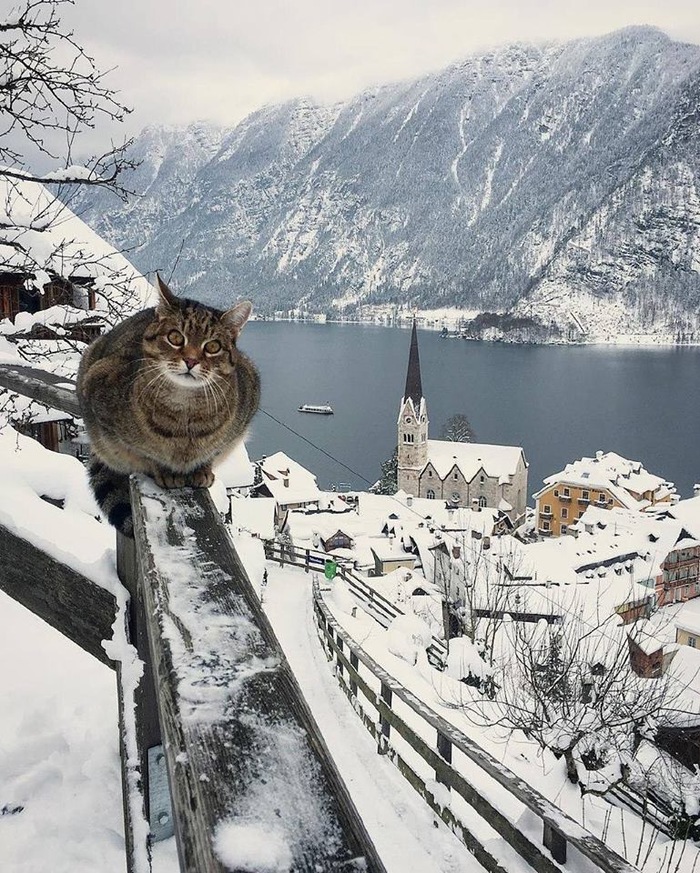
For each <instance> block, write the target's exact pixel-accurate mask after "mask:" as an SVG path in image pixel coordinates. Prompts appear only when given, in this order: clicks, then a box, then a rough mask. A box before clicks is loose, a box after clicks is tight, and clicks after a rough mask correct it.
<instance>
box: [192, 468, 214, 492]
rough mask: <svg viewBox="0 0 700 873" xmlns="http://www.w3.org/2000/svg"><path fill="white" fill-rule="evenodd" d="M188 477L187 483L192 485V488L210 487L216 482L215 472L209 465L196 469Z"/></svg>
mask: <svg viewBox="0 0 700 873" xmlns="http://www.w3.org/2000/svg"><path fill="white" fill-rule="evenodd" d="M188 479H189V481H188V482H187V484H188V485H191V486H192V488H209V487H210V486H211V485H213V484H214V474H213V473H212V471H211V467H209V466H206V467H200V468H199V469H198V470H194V471H193V472H192V473H190V474H189V477H188Z"/></svg>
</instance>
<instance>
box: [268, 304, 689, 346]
mask: <svg viewBox="0 0 700 873" xmlns="http://www.w3.org/2000/svg"><path fill="white" fill-rule="evenodd" d="M253 321H260V322H286V323H289V324H336V325H344V324H348V325H356V326H360V327H386V328H399V329H401V330H408V329H410V328H411V326H412V324H413V315H412V314H411V315H401V316H397V317H396V318H393V319H389V318H385V319H382V318H381V317H365V318H362V317H360V318H350V317H348V318H338V317H335V318H328V317H327V316H326V315H325V314H323V313H307V314H304V315H263V316H260V315H254V316H253ZM437 322H438V319H437V318H435V317H431V318H428V317H426V315H424V314H422V313H421V312H420V311H419V312H417V313H416V324H417V327H418V329H419V330H429V331H431V332H433V333H435V332H440V331H442V330H443V329H444V327H445V325H443V324H441V323H437ZM445 339H450V340H463V341H466V342H483V343H501V344H503V345H533V346H605V347H611V346H624V347H632V348H655V347H659V348H669V347H671V346H675V347H678V348H686V347H696V346H700V340H692V341H686V342H678V341H677V340H675V339H673V338H672V337H670V336H669V335H664V334H660V335H659V336H654V335H653V334H621V335H619V336H617V337H615V338H610V339H605V338H602V337H596V338H592V339H566V338H564V337H559V338H556V339H555V338H552V339H549V340H534V339H520V338H509V337H508V336H501V337H497V336H493V337H474V336H466V335H464V334H458V333H457V332H456V329H454V328H453V329H452V330H450V329H449V328H448V332H447V334H446V335H445Z"/></svg>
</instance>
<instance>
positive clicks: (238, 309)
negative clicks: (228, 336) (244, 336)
mask: <svg viewBox="0 0 700 873" xmlns="http://www.w3.org/2000/svg"><path fill="white" fill-rule="evenodd" d="M252 311H253V304H252V303H251V302H250V300H243V301H242V302H241V303H236V305H235V306H232V307H231V309H229V310H227V311H226V312H224V314H223V316H222V318H221V320H222V321H223V323H224V324H225V325H227V326H228V327H230V328H232V329H233V331H234V333H235V335H236V336H238V334H239V333H240V332H241V331H242V330H243V328H244V326H245V323H246V322H247V321H248V319H249V318H250V313H251V312H252Z"/></svg>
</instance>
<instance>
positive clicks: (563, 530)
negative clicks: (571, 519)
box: [561, 524, 569, 534]
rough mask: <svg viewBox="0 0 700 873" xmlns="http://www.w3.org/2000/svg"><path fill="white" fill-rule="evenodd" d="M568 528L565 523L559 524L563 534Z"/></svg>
mask: <svg viewBox="0 0 700 873" xmlns="http://www.w3.org/2000/svg"><path fill="white" fill-rule="evenodd" d="M568 529H569V528H568V526H567V525H565V524H563V525H562V526H561V532H562V533H563V534H565V533H566V532H567V530H568Z"/></svg>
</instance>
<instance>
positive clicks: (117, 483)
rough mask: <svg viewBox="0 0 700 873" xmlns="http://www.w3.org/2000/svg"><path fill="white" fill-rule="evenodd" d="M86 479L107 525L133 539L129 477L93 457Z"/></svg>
mask: <svg viewBox="0 0 700 873" xmlns="http://www.w3.org/2000/svg"><path fill="white" fill-rule="evenodd" d="M88 478H89V480H90V486H91V488H92V490H93V493H94V495H95V500H96V501H97V505H98V506H99V507H100V509H101V510H102V512H103V513H104V515H105V517H106V518H107V520H108V521H109V523H110V524H111V525H112V526H113V527H116V529H117V530H119V531H121V532H122V533H123V534H125V535H126V536H128V537H133V535H134V525H133V520H132V518H131V502H130V499H129V476H128V475H127V474H125V473H116V472H115V471H114V470H110V469H109V467H106V466H105V465H104V464H103V463H102V461H100V460H98V458H96V457H95V456H94V455H93V457H92V458H90V464H89V466H88Z"/></svg>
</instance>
